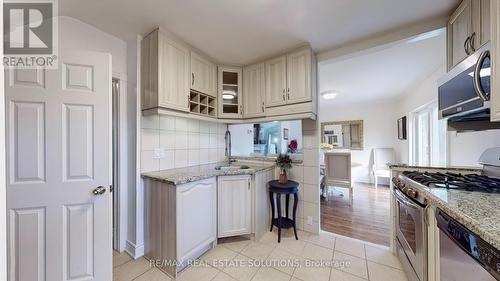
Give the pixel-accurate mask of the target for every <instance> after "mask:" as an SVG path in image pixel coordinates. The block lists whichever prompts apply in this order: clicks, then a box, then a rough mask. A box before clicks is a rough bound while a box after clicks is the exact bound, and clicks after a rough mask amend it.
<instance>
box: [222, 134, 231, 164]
mask: <svg viewBox="0 0 500 281" xmlns="http://www.w3.org/2000/svg"><path fill="white" fill-rule="evenodd" d="M224 142H225V145H226V156H227V164H228V165H231V132H230V131H229V130H226V135H225V136H224Z"/></svg>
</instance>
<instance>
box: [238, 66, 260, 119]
mask: <svg viewBox="0 0 500 281" xmlns="http://www.w3.org/2000/svg"><path fill="white" fill-rule="evenodd" d="M264 79H265V78H264V64H263V63H259V64H256V65H252V66H248V67H245V68H244V69H243V93H242V95H243V115H244V116H245V117H261V116H265V105H264V99H265V81H264Z"/></svg>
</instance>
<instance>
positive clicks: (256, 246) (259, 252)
mask: <svg viewBox="0 0 500 281" xmlns="http://www.w3.org/2000/svg"><path fill="white" fill-rule="evenodd" d="M273 249H274V246H271V245H269V244H261V243H258V242H252V243H250V244H248V246H246V247H245V248H244V249H243V250H242V251H241V254H242V255H245V256H247V257H249V258H252V259H254V260H265V259H266V258H267V257H268V256H269V254H271V252H272V251H273Z"/></svg>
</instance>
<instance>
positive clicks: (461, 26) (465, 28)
mask: <svg viewBox="0 0 500 281" xmlns="http://www.w3.org/2000/svg"><path fill="white" fill-rule="evenodd" d="M471 4H472V2H471V0H464V1H463V2H462V4H460V6H459V7H458V9H457V10H456V11H455V13H453V15H452V16H451V17H450V21H449V22H448V70H449V69H451V68H453V67H454V66H455V65H457V64H459V63H460V62H461V61H463V60H464V59H465V58H466V57H468V56H469V55H468V54H467V50H466V49H467V48H468V47H467V46H466V41H467V39H468V38H469V36H470V35H471V34H472V7H471Z"/></svg>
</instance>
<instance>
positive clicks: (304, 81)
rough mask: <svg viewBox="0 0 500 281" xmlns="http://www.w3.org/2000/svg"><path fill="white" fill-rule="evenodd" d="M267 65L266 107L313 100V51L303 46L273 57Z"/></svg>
mask: <svg viewBox="0 0 500 281" xmlns="http://www.w3.org/2000/svg"><path fill="white" fill-rule="evenodd" d="M265 66H266V107H276V106H281V105H285V104H286V105H288V104H295V103H304V102H310V101H311V100H312V88H311V75H312V51H311V49H310V48H302V49H300V50H297V51H295V52H292V53H289V54H287V55H286V56H282V57H278V58H275V59H271V60H269V61H267V62H266V63H265Z"/></svg>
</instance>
